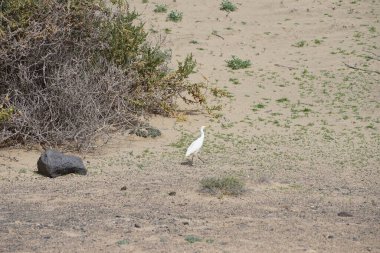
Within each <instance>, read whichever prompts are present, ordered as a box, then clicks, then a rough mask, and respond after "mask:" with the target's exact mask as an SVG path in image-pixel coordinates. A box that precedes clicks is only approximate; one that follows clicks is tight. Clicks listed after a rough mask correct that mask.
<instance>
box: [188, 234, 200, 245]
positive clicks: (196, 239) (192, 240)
mask: <svg viewBox="0 0 380 253" xmlns="http://www.w3.org/2000/svg"><path fill="white" fill-rule="evenodd" d="M185 240H186V241H187V242H188V243H195V242H201V241H202V239H201V238H199V237H197V236H195V235H187V236H186V237H185Z"/></svg>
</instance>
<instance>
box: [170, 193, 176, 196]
mask: <svg viewBox="0 0 380 253" xmlns="http://www.w3.org/2000/svg"><path fill="white" fill-rule="evenodd" d="M176 194H177V193H176V192H169V196H175V195H176Z"/></svg>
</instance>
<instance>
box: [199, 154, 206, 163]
mask: <svg viewBox="0 0 380 253" xmlns="http://www.w3.org/2000/svg"><path fill="white" fill-rule="evenodd" d="M197 157H198V158H199V160H201V161H202V163H205V161H203V159H202V158H201V157H200V155H199V154H197Z"/></svg>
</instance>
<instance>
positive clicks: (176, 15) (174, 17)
mask: <svg viewBox="0 0 380 253" xmlns="http://www.w3.org/2000/svg"><path fill="white" fill-rule="evenodd" d="M182 16H183V13H182V12H179V11H171V12H170V13H169V15H168V20H170V21H173V22H179V21H181V20H182Z"/></svg>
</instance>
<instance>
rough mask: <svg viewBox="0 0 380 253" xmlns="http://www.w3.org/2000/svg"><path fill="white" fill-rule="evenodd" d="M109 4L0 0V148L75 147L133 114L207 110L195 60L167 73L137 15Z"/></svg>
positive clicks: (163, 56)
mask: <svg viewBox="0 0 380 253" xmlns="http://www.w3.org/2000/svg"><path fill="white" fill-rule="evenodd" d="M112 2H113V3H115V4H116V6H113V7H117V8H112V11H111V9H110V8H108V7H107V6H106V5H105V4H104V1H103V0H1V1H0V108H12V110H14V111H15V112H17V113H13V112H12V113H11V114H12V117H10V116H6V115H9V111H4V110H9V109H0V110H1V115H2V116H1V120H0V145H3V144H4V140H7V144H8V143H9V140H11V139H12V140H14V142H19V141H23V142H28V141H29V142H43V143H47V144H49V145H52V146H54V145H66V146H67V145H69V146H71V145H75V147H76V148H79V149H83V148H86V147H89V145H90V144H91V143H92V142H93V141H94V139H96V137H97V136H98V135H100V134H101V133H102V131H109V129H119V128H131V127H133V126H134V125H135V124H136V123H137V122H138V120H137V119H138V118H141V116H148V115H149V114H151V113H159V114H163V115H172V114H175V112H176V110H177V101H178V99H183V100H184V101H185V102H186V103H196V104H202V105H205V106H206V97H205V94H206V93H207V90H208V87H207V86H206V84H204V83H190V82H189V81H188V80H187V78H188V76H189V75H190V74H191V73H193V72H194V70H195V67H196V62H195V60H194V59H193V57H192V56H191V55H189V56H188V57H186V58H185V59H184V60H183V61H182V62H179V64H178V68H177V69H174V70H171V69H169V67H168V63H169V62H170V59H171V56H170V54H169V53H167V52H166V51H164V50H162V49H161V48H160V46H159V45H160V42H158V43H157V45H155V44H152V43H149V42H148V41H147V35H148V33H147V32H146V31H145V30H144V26H143V24H141V23H139V22H137V17H138V14H137V13H136V12H134V11H129V10H126V5H125V4H123V3H124V1H120V0H113V1H112ZM181 17H182V15H181ZM4 115H5V116H4ZM11 137H12V138H11Z"/></svg>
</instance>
